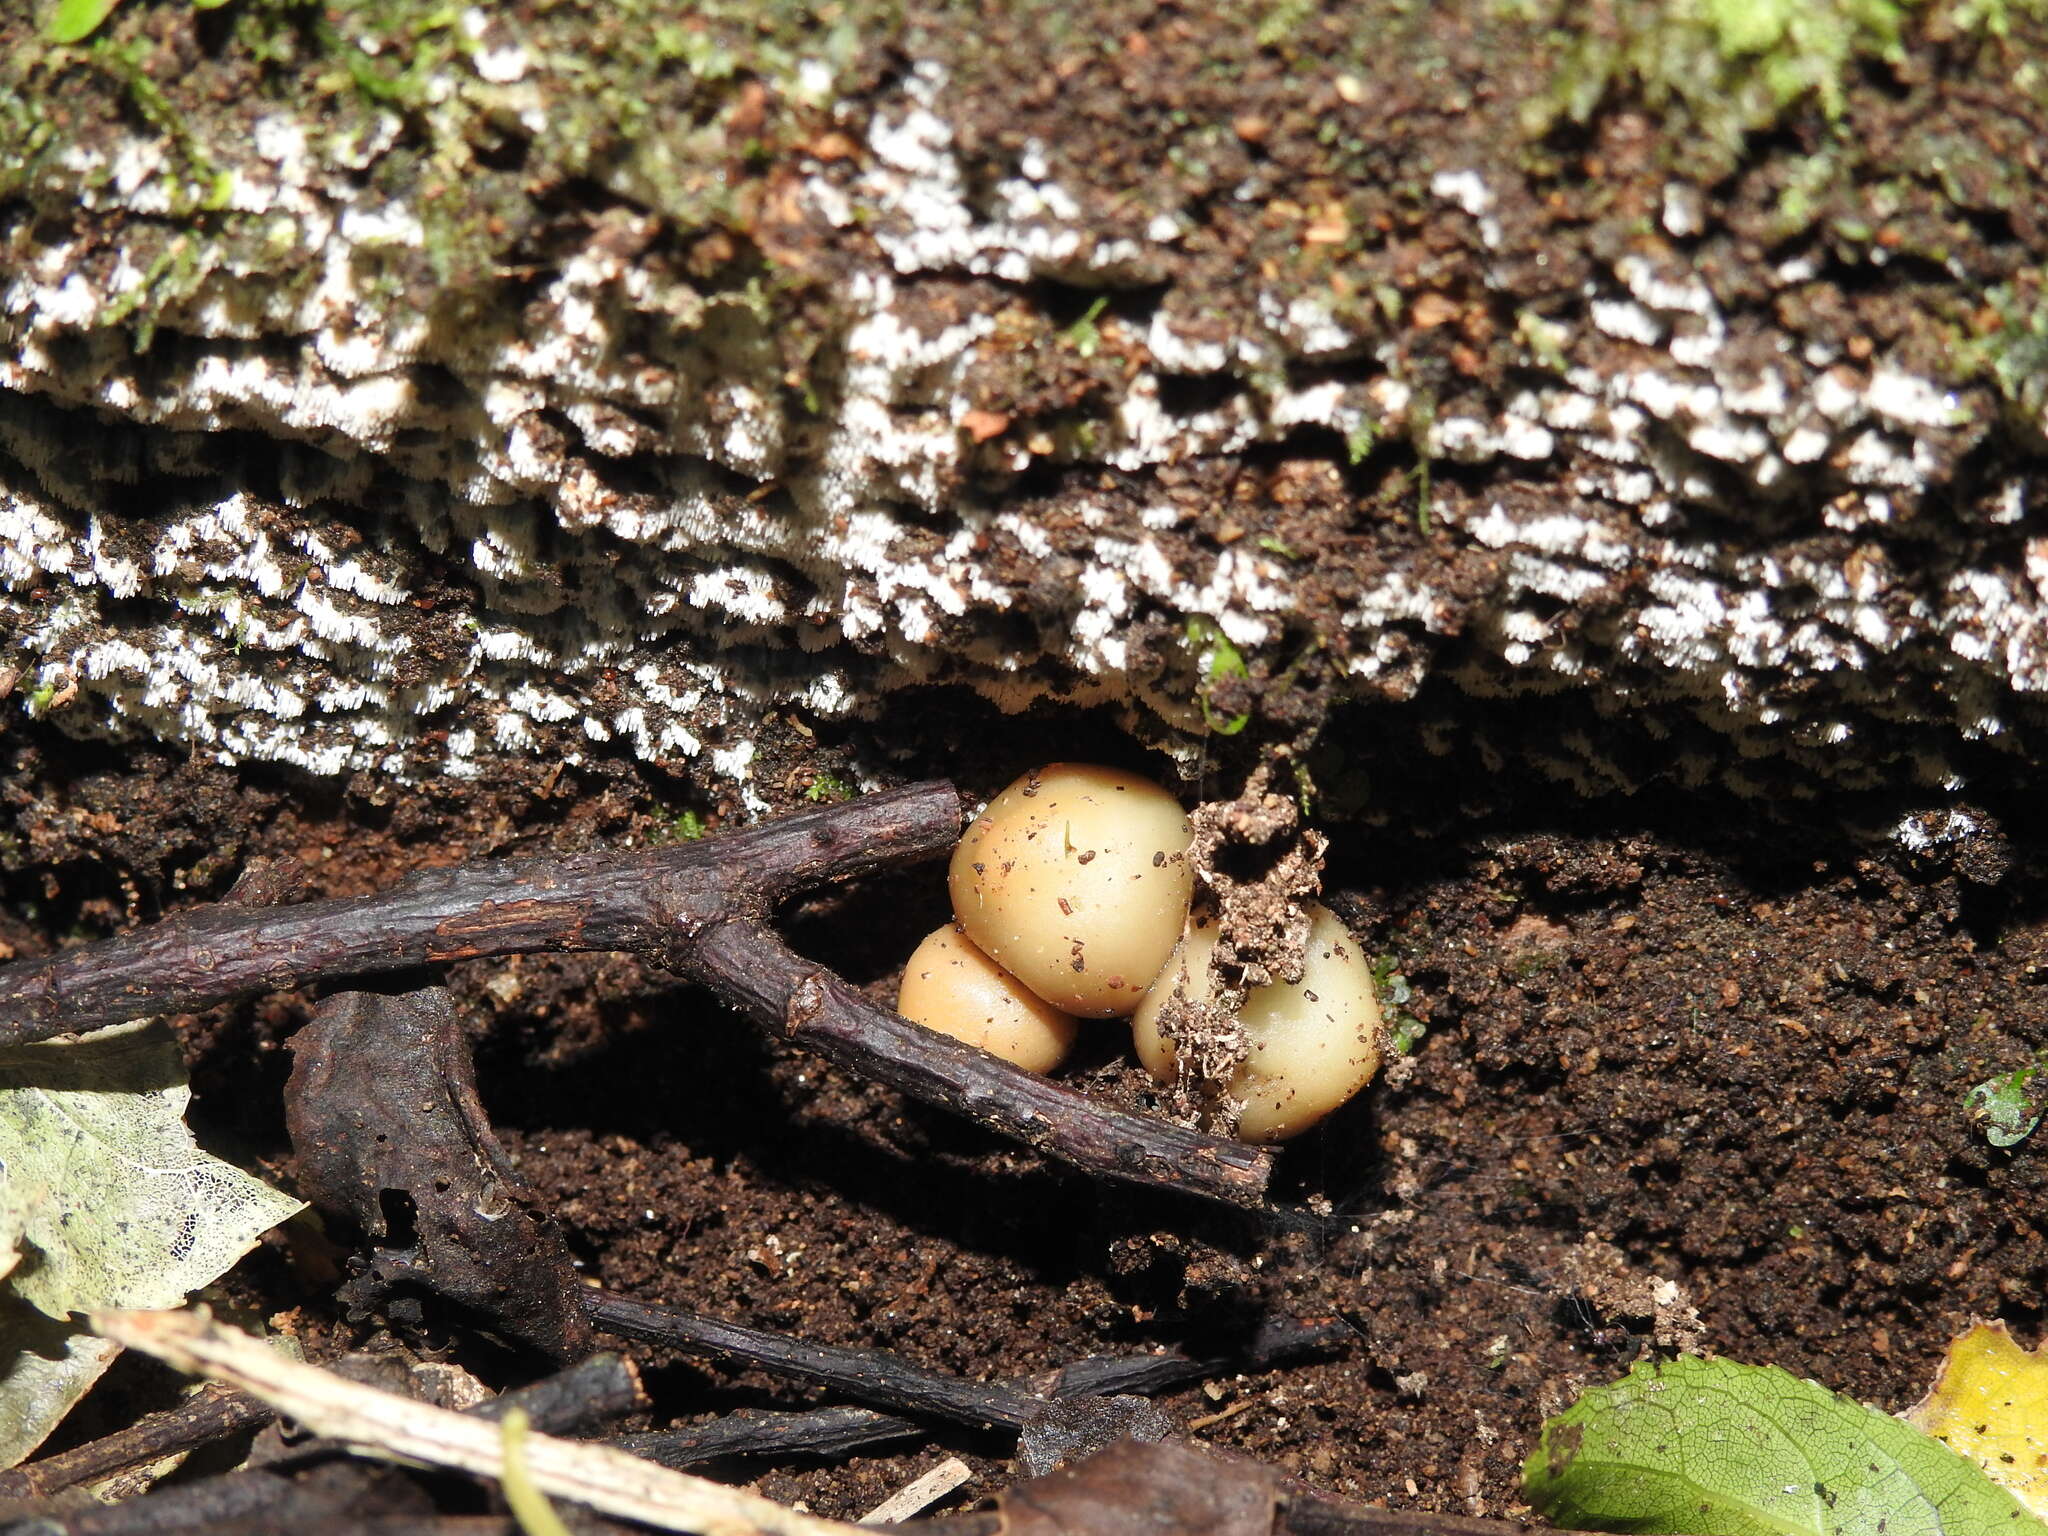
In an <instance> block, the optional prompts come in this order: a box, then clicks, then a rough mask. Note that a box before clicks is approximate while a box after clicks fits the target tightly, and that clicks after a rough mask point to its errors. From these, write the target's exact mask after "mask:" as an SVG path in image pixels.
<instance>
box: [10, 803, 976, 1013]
mask: <svg viewBox="0 0 2048 1536" xmlns="http://www.w3.org/2000/svg"><path fill="white" fill-rule="evenodd" d="M959 833H960V801H959V796H958V795H957V794H956V793H955V791H954V789H953V787H952V786H951V785H950V784H946V783H943V782H933V783H929V784H913V785H911V786H909V787H908V788H906V789H898V790H892V791H890V792H888V793H886V794H879V795H869V796H867V797H866V798H864V799H860V800H855V801H853V802H851V803H850V804H847V805H839V806H830V807H826V808H824V809H821V810H816V811H804V812H799V813H798V814H796V815H793V816H784V817H780V818H778V819H776V820H774V821H769V822H764V823H763V824H762V825H760V826H758V827H750V828H748V829H747V830H746V831H744V832H735V833H732V834H730V835H729V836H725V837H717V838H707V839H706V840H704V841H703V842H698V843H689V844H685V845H684V846H682V847H679V848H664V849H660V850H657V851H654V852H635V853H585V854H577V855H573V856H571V857H568V858H560V859H549V858H541V859H514V860H483V861H479V862H476V863H470V864H458V865H456V866H454V867H453V868H450V869H437V870H431V871H429V872H427V873H425V874H419V875H414V876H412V877H411V878H410V879H408V880H404V881H401V882H400V883H399V884H397V885H395V886H393V887H392V888H391V889H390V890H388V891H383V892H379V893H378V894H376V895H374V896H356V897H346V898H341V899H337V900H331V901H307V902H300V903H297V904H296V905H290V906H251V905H246V904H243V903H239V902H229V903H219V904H216V905H214V906H209V907H198V908H195V909H193V910H192V911H190V912H185V913H181V914H180V915H178V916H176V917H171V918H166V919H165V920H164V921H163V922H160V923H156V924H153V925H152V926H150V927H147V928H141V929H137V930H136V931H135V932H134V933H129V934H124V935H122V936H121V937H119V938H114V939H107V940H104V941H103V942H101V943H98V944H88V945H85V946H83V947H81V948H78V949H67V950H64V951H63V952H61V953H59V954H56V955H52V956H49V957H48V958H46V959H42V960H24V961H21V962H19V963H17V964H15V965H10V966H7V967H6V968H4V969H0V1046H8V1045H19V1044H23V1043H25V1042H27V1041H31V1040H47V1039H49V1038H50V1037H51V1036H52V1035H61V1034H69V1033H72V1032H75V1031H79V1030H87V1029H97V1028H100V1027H102V1026H104V1025H108V1024H118V1023H121V1022H122V1021H123V1020H126V1019H134V1018H141V1017H142V1016H143V1015H145V1014H154V1013H176V1012H189V1011H191V1010H193V1009H197V1008H207V1007H211V1006H212V1005H213V1004H215V1003H221V1002H226V1001H228V1000H229V999H230V998H235V997H239V996H242V995H243V994H245V993H250V992H265V991H272V992H275V991H283V990H286V989H287V988H290V987H294V986H302V985H306V984H308V983H311V982H314V981H323V980H328V979H331V978H334V977H339V976H372V975H379V974H384V973H388V972H391V971H401V970H410V969H413V968H415V967H417V966H421V965H428V964H436V963H440V962H443V961H450V960H471V959H476V958H478V957H480V956H485V955H512V954H528V953H532V952H535V951H541V950H624V951H629V952H632V953H635V954H641V955H645V956H647V957H648V958H650V959H652V960H655V961H657V962H661V963H665V964H666V963H671V962H672V961H674V960H676V959H678V958H680V957H681V954H682V952H683V951H686V950H687V948H688V947H689V945H690V943H691V941H692V940H693V938H694V937H695V936H696V935H697V934H699V933H701V932H702V931H703V930H704V929H705V928H706V927H708V926H709V925H711V924H714V923H718V922H721V921H723V920H725V919H727V918H732V917H754V916H759V915H761V914H762V913H765V912H766V911H767V910H768V908H769V907H770V906H771V905H772V904H773V903H774V902H775V901H777V900H778V899H780V898H781V897H783V896H786V895H788V894H790V893H791V892H793V891H796V890H799V889H801V888H803V887H805V886H811V885H817V884H820V883H822V882H824V881H828V880H840V879H847V878H850V877H852V876H855V875H861V874H867V873H870V872H872V871H874V870H877V869H883V868H887V867H888V866H890V865H894V864H902V863H907V862H909V861H911V860H914V859H918V858H923V857H927V856H929V855H931V854H935V853H939V852H941V851H943V850H944V849H945V848H946V847H948V846H949V845H950V844H951V843H952V842H953V840H954V839H955V838H956V837H958V836H959ZM675 968H677V969H684V968H683V967H675ZM686 973H687V972H686Z"/></svg>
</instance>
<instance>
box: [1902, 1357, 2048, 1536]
mask: <svg viewBox="0 0 2048 1536" xmlns="http://www.w3.org/2000/svg"><path fill="white" fill-rule="evenodd" d="M1906 1420H1907V1422H1908V1423H1910V1424H1912V1425H1914V1426H1915V1427H1916V1428H1918V1429H1920V1430H1922V1431H1924V1432H1925V1433H1927V1434H1930V1435H1932V1436H1934V1438H1935V1439H1937V1440H1940V1441H1943V1442H1945V1443H1946V1444H1947V1445H1948V1446H1949V1448H1950V1449H1952V1450H1956V1451H1960V1452H1961V1453H1962V1454H1963V1455H1965V1456H1967V1457H1969V1458H1970V1459H1971V1460H1972V1461H1974V1462H1976V1463H1977V1465H1978V1466H1980V1467H1982V1468H1983V1469H1984V1473H1985V1475H1986V1476H1987V1477H1989V1478H1991V1479H1992V1480H1993V1481H1994V1482H1998V1483H2002V1484H2003V1485H2004V1486H2005V1488H2006V1490H2007V1491H2008V1492H2010V1493H2011V1494H2012V1496H2013V1497H2014V1498H2016V1499H2018V1500H2019V1501H2020V1502H2021V1503H2022V1504H2024V1505H2026V1506H2027V1508H2028V1509H2030V1510H2032V1511H2033V1512H2034V1513H2035V1514H2036V1515H2038V1516H2040V1517H2042V1518H2043V1519H2048V1350H2039V1349H2035V1350H2028V1349H2022V1348H2020V1346H2019V1344H2018V1343H2017V1342H2015V1341H2014V1339H2013V1336H2012V1335H2011V1334H2009V1333H2007V1332H2006V1331H2005V1324H2003V1323H1978V1324H1977V1325H1976V1326H1975V1327H1973V1328H1971V1329H1970V1331H1969V1332H1968V1333H1965V1334H1963V1335H1961V1336H1960V1337H1958V1338H1955V1339H1951V1340H1950V1341H1949V1346H1948V1358H1947V1359H1946V1360H1944V1361H1943V1362H1942V1365H1941V1375H1940V1377H1939V1378H1937V1380H1936V1381H1935V1383H1934V1388H1933V1390H1932V1391H1930V1392H1929V1393H1928V1394H1927V1395H1926V1396H1925V1397H1923V1398H1921V1399H1920V1401H1919V1402H1917V1403H1915V1404H1914V1405H1913V1407H1912V1409H1911V1411H1910V1412H1908V1413H1907V1414H1906Z"/></svg>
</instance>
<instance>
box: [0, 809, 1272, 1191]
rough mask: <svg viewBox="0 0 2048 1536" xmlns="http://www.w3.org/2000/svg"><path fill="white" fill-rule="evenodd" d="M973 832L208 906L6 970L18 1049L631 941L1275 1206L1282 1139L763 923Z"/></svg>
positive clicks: (949, 821) (792, 1020) (774, 1024)
mask: <svg viewBox="0 0 2048 1536" xmlns="http://www.w3.org/2000/svg"><path fill="white" fill-rule="evenodd" d="M959 832H960V804H959V796H958V795H957V793H956V792H955V791H954V789H953V787H952V786H951V785H950V784H946V783H944V782H939V781H935V782H932V783H927V784H913V785H910V786H908V787H907V788H904V789H898V790H891V791H889V792H887V793H884V794H878V795H869V796H867V797H866V798H864V799H860V800H855V801H853V802H851V803H849V804H847V805H839V806H829V807H826V808H823V809H820V810H816V811H803V812H799V813H797V814H795V815H792V816H785V817H781V818H779V819H777V820H775V821H771V822H767V823H764V824H763V825H761V826H759V827H753V828H749V829H748V830H746V831H744V832H735V833H732V834H730V835H728V836H724V837H717V838H709V839H706V840H705V841H703V842H701V843H692V844H689V845H688V846H686V847H681V848H669V849H662V850H659V851H657V852H652V853H593V854H579V855H576V856H574V857H570V858H563V859H526V860H510V861H503V862H496V861H486V862H480V863H474V864H463V865H458V866H456V867H454V868H452V869H445V870H435V871H432V872H430V873H427V874H421V875H415V876H413V877H412V878H411V879H409V880H406V881H403V882H401V883H400V884H398V885H396V886H394V887H393V888H392V889H391V890H389V891H386V892H382V893H380V894H378V895H375V896H361V897H352V898H347V899H341V900H333V901H309V902H302V903H299V904H297V905H295V906H277V907H249V906H243V905H238V904H232V903H230V904H222V905H216V906H212V907H203V908H199V909H197V910H195V911H192V912H188V913H185V914H182V915H180V916H178V917H174V918H169V919H166V920H165V921H164V922H161V923H158V924H155V925H154V926H152V927H148V928H143V929H139V930H137V931H136V932H134V933H132V934H127V935H124V936H122V937H120V938H116V939H108V940H106V941H104V942H102V943H99V944H91V945H86V946H83V947H82V948H79V949H73V950H66V951H64V952H63V953H62V954H59V955H55V956H51V957H49V958H47V959H43V960H35V961H23V962H20V963H18V964H15V965H11V966H7V967H5V968H4V969H0V1046H6V1045H13V1044H18V1043H21V1042H24V1041H30V1040H44V1039H48V1038H50V1037H51V1036H53V1035H59V1034H66V1033H71V1032H74V1031H80V1030H87V1029H96V1028H99V1027H102V1026H104V1025H107V1024H115V1023H119V1022H121V1021H123V1020H125V1019H131V1018H139V1017H141V1016H143V1015H145V1014H154V1013H168V1012H177V1011H189V1010H191V1009H195V1008H205V1007H210V1006H212V1005H213V1004H215V1003H220V1002H225V1001H227V1000H229V999H231V998H234V997H238V996H241V995H243V994H245V993H250V992H258V991H264V990H282V989H284V988H287V987H293V986H303V985H306V984H309V983H312V982H316V981H325V980H330V979H333V978H337V977H342V976H352V977H354V976H365V975H374V974H379V973H388V972H391V971H399V970H409V969H412V968H414V967H416V966H420V965H427V964H436V963H440V962H445V961H452V960H472V959H477V958H480V957H483V956H488V955H509V954H528V953H533V952H536V951H570V950H606V951H627V952H631V953H635V954H640V955H644V956H646V957H647V958H648V959H650V960H652V961H654V962H656V963H658V964H660V965H663V966H665V967H667V968H668V969H669V970H671V971H674V972H675V973H676V974H677V975H680V976H683V977H685V978H687V979H689V980H691V981H696V982H700V983H703V984H704V985H706V986H709V987H710V988H711V989H712V990H714V991H716V992H718V993H719V994H720V995H722V996H723V997H725V998H726V999H727V1000H728V1001H729V1002H732V1003H733V1004H734V1005H735V1006H737V1007H739V1008H740V1009H741V1010H742V1011H743V1012H746V1013H748V1014H750V1015H751V1016H753V1017H754V1018H755V1020H756V1021H757V1022H759V1023H761V1024H763V1025H765V1026H767V1027H769V1028H771V1029H774V1030H776V1031H778V1032H780V1033H783V1034H786V1035H787V1036H789V1037H790V1038H792V1039H794V1040H797V1041H799V1042H801V1043H804V1044H806V1045H809V1046H810V1047H812V1048H813V1049H816V1050H817V1051H818V1052H820V1054H822V1055H826V1056H829V1057H831V1058H832V1059H833V1060H835V1061H837V1062H839V1063H841V1064H842V1065H844V1066H847V1067H848V1068H850V1069H852V1070H854V1071H857V1072H860V1073H862V1074H864V1075H866V1076H869V1077H872V1078H874V1079H875V1080H877V1081H879V1082H883V1083H887V1084H888V1085H889V1086H891V1087H894V1088H897V1089H900V1090H901V1091H903V1092H904V1093H907V1094H909V1095H911V1096H912V1097H915V1098H920V1099H923V1100H925V1101H926V1102H928V1103H933V1104H937V1105H939V1106H941V1107H942V1108H947V1109H951V1110H953V1111H955V1112H956V1113H960V1114H964V1115H966V1116H968V1117H969V1118H970V1119H973V1120H975V1121H978V1122H979V1123H980V1124H982V1125H985V1126H987V1127H989V1128H990V1129H992V1130H995V1131H997V1132H999V1133H1001V1134H1003V1135H1007V1136H1011V1137H1014V1138H1016V1139H1017V1140H1019V1141H1022V1142H1024V1143H1025V1144H1026V1145H1028V1146H1031V1147H1034V1148H1036V1149H1037V1150H1039V1151H1041V1152H1043V1153H1045V1154H1046V1155H1047V1156H1049V1157H1054V1158H1058V1159H1059V1160H1061V1161H1063V1162H1067V1163H1071V1164H1072V1165H1074V1166H1075V1167H1077V1168H1080V1169H1082V1170H1084V1171H1086V1172H1089V1173H1094V1174H1098V1175H1101V1176H1103V1177H1107V1178H1112V1179H1118V1180H1121V1181H1123V1182H1127V1183H1133V1184H1140V1185H1148V1186H1153V1187H1159V1188H1167V1189H1175V1190H1179V1191H1181V1192H1183V1193H1186V1194H1192V1195H1196V1196H1199V1197H1201V1198H1204V1199H1210V1200H1221V1201H1225V1202H1227V1203H1230V1204H1233V1205H1240V1206H1247V1207H1252V1208H1256V1207H1258V1206H1260V1205H1262V1204H1263V1202H1264V1199H1265V1191H1266V1184H1267V1181H1268V1179H1269V1177H1270V1176H1271V1172H1272V1158H1271V1154H1269V1153H1267V1152H1264V1151H1262V1150H1260V1149H1259V1148H1255V1147H1249V1146H1245V1145H1243V1144H1242V1143H1239V1142H1234V1141H1228V1140H1223V1139H1220V1138H1217V1137H1213V1136H1205V1135H1202V1134H1199V1133H1197V1132H1194V1131H1189V1130H1185V1129H1183V1128H1181V1127H1178V1126H1173V1125H1168V1124H1165V1123H1163V1122H1160V1121H1155V1120H1150V1119H1146V1118H1144V1117H1142V1116H1138V1115H1129V1114H1125V1113H1123V1112H1122V1111H1120V1110H1116V1109H1113V1108H1111V1107H1109V1106H1108V1105H1104V1104H1098V1103H1096V1102H1095V1101H1094V1100H1092V1099H1089V1098H1088V1097H1087V1096H1085V1095H1083V1094H1079V1093H1075V1092H1073V1091H1072V1090H1070V1089H1066V1088H1062V1087H1060V1086H1058V1085H1057V1084H1055V1083H1053V1082H1050V1081H1049V1080H1047V1079H1045V1078H1041V1077H1038V1076H1035V1075H1034V1074H1032V1073H1029V1072H1025V1071H1023V1070H1021V1069H1020V1068H1017V1067H1013V1066H1011V1065H1010V1064H1009V1063H1008V1062H1004V1061H999V1060H997V1059H996V1058H994V1057H992V1056H989V1055H986V1054H985V1053H983V1052H980V1051H977V1050H975V1049H974V1048H972V1047H971V1046H966V1045H962V1044H961V1043H960V1042H958V1041H956V1040H949V1039H947V1038H946V1037H945V1036H943V1035H938V1034H935V1033H933V1032H932V1031H930V1030H925V1029H920V1028H918V1027H917V1026H916V1025H914V1024H912V1023H910V1022H909V1021H908V1020H906V1019H904V1018H902V1017H900V1016H899V1015H897V1014H895V1013H892V1012H891V1011H889V1010H888V1009H886V1008H883V1007H880V1006H878V1005H877V1004H875V1003H872V1002H870V1001H868V999H867V998H865V997H864V996H862V995H861V994H860V993H859V992H857V991H856V990H855V989H854V988H852V987H850V986H848V985H847V984H846V983H845V982H843V981H841V980H840V979H839V978H838V977H836V976H834V975H833V974H832V973H831V972H830V971H827V970H825V969H823V968H822V967H820V966H817V965H814V964H812V963H811V962H809V961H805V960H802V959H800V958H799V957H798V956H796V955H795V954H793V953H791V952H790V951H789V949H788V948H786V947H785V946H784V945H783V943H782V941H781V940H780V939H779V938H778V937H776V935H775V934H774V932H773V930H772V929H770V928H769V927H768V926H767V924H766V922H765V921H764V919H765V916H766V913H767V911H768V909H769V908H770V906H771V905H772V904H773V903H774V902H775V901H777V900H779V899H780V898H782V897H784V896H787V895H789V894H790V893H792V892H794V891H797V890H800V889H802V888H804V887H807V886H814V885H817V884H820V883H821V882H824V881H828V880H837V879H845V878H849V877H852V876H855V875H860V874H865V873H868V872H871V871H874V870H877V869H882V868H886V867H889V866H892V865H897V864H904V863H909V862H912V861H914V860H917V859H920V858H925V857H929V856H931V855H933V854H937V853H940V852H943V851H944V850H945V849H946V848H948V847H950V846H951V845H952V843H953V841H954V840H955V839H956V838H957V837H958V836H959Z"/></svg>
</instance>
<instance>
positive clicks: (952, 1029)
mask: <svg viewBox="0 0 2048 1536" xmlns="http://www.w3.org/2000/svg"><path fill="white" fill-rule="evenodd" d="M896 1011H897V1012H898V1013H900V1014H902V1015H903V1016H904V1017H905V1018H906V1019H909V1020H910V1021H911V1022H912V1023H914V1024H922V1025H923V1026H924V1027H925V1028H926V1029H935V1030H937V1031H938V1032H939V1033H940V1034H942V1035H951V1036H952V1037H953V1038H954V1039H955V1040H965V1041H966V1042H967V1043H968V1044H969V1045H978V1046H980V1047H981V1048H982V1049H983V1050H984V1051H987V1052H989V1053H990V1054H991V1055H995V1056H1000V1057H1002V1058H1003V1060H1005V1061H1010V1062H1015V1063H1016V1064H1017V1065H1018V1066H1020V1067H1023V1068H1025V1069H1027V1070H1028V1071H1032V1072H1050V1071H1051V1070H1052V1069H1053V1068H1054V1067H1056V1066H1058V1065H1059V1064H1060V1062H1061V1061H1063V1060H1065V1059H1066V1054H1067V1051H1068V1050H1069V1049H1070V1048H1071V1047H1072V1046H1073V1043H1074V1035H1075V1032H1076V1031H1077V1030H1078V1029H1079V1028H1080V1025H1079V1023H1078V1021H1077V1020H1075V1019H1073V1018H1072V1017H1070V1016H1069V1015H1067V1014H1064V1013H1061V1012H1060V1011H1059V1010H1058V1009H1057V1008H1054V1007H1053V1006H1052V1005H1051V1004H1049V1003H1047V1002H1046V1001H1044V1000H1043V999H1042V998H1040V997H1038V996H1037V995H1036V994H1034V993H1033V992H1032V991H1031V990H1030V989H1029V988H1027V987H1026V986H1025V985H1024V984H1023V983H1022V982H1020V981H1019V980H1017V978H1016V977H1014V976H1012V975H1011V974H1010V973H1009V972H1008V971H1006V970H1004V969H1003V968H1002V967H1001V966H999V965H997V964H996V963H995V961H993V960H991V959H989V957H988V956H987V955H984V954H983V953H982V952H981V951H980V950H978V949H976V948H975V947H974V945H973V943H972V942H971V941H970V940H969V939H968V937H967V935H966V934H964V933H962V932H961V931H960V925H959V924H958V923H948V924H946V926H945V927H943V928H940V929H938V930H936V931H935V932H933V933H932V934H931V935H930V936H929V937H928V938H926V939H925V941H924V942H923V943H922V944H920V945H918V946H917V949H916V951H915V952H914V953H912V955H911V957H910V963H909V964H908V965H906V966H905V967H904V968H903V986H902V989H901V991H900V992H898V994H897V997H896Z"/></svg>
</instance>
